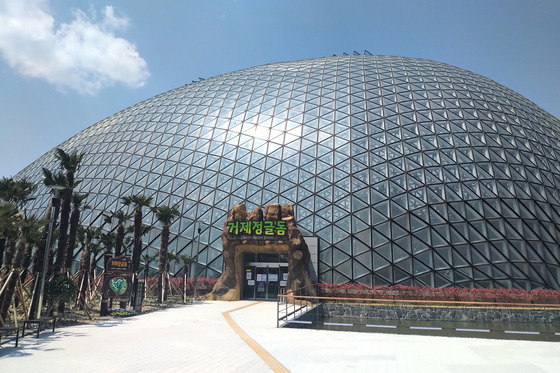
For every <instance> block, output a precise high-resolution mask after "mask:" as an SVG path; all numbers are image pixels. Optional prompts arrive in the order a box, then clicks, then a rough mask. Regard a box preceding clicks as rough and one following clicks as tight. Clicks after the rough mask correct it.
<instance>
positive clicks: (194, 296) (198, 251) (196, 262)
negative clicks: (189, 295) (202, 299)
mask: <svg viewBox="0 0 560 373" xmlns="http://www.w3.org/2000/svg"><path fill="white" fill-rule="evenodd" d="M195 223H196V224H197V225H198V227H197V232H198V235H197V236H196V256H195V260H194V261H193V263H194V281H193V300H192V301H193V302H195V301H196V280H197V278H198V276H197V268H196V267H197V264H198V254H200V223H203V224H204V222H201V221H198V220H197V221H195Z"/></svg>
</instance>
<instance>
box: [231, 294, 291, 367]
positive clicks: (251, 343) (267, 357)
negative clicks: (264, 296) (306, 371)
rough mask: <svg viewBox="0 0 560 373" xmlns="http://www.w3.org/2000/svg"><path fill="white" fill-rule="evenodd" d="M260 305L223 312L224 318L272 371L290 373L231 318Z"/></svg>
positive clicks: (252, 304) (250, 305) (249, 305)
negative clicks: (237, 312)
mask: <svg viewBox="0 0 560 373" xmlns="http://www.w3.org/2000/svg"><path fill="white" fill-rule="evenodd" d="M259 303H262V302H255V303H251V304H248V305H246V306H243V307H239V308H236V309H233V310H230V311H226V312H222V315H223V316H224V318H225V319H226V321H227V322H228V324H229V326H231V328H232V329H233V330H234V331H235V332H236V333H237V335H239V336H240V337H241V339H243V341H245V343H247V345H248V346H249V347H251V349H252V350H253V351H255V352H256V353H257V355H259V357H260V358H261V359H263V361H264V362H265V363H266V364H267V365H268V366H269V367H270V369H272V370H273V371H274V372H278V373H290V371H289V370H288V369H286V367H285V366H284V365H282V363H280V362H279V361H278V360H276V359H275V358H274V356H272V355H271V354H270V353H269V352H268V351H267V350H265V349H264V348H263V347H262V346H261V345H260V344H258V343H257V342H256V341H255V340H254V339H253V338H251V337H249V335H247V333H245V332H244V331H243V329H241V328H240V327H239V325H237V323H236V322H235V321H234V320H233V318H232V317H231V316H230V313H231V312H235V311H239V310H242V309H243V308H247V307H252V306H254V305H257V304H259Z"/></svg>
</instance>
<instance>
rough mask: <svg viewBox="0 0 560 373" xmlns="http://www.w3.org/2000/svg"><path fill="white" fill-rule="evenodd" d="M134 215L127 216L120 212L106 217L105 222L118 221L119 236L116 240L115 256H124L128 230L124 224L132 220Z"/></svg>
mask: <svg viewBox="0 0 560 373" xmlns="http://www.w3.org/2000/svg"><path fill="white" fill-rule="evenodd" d="M131 217H132V214H127V213H125V212H124V211H122V210H120V211H117V212H112V211H111V213H110V214H109V215H105V222H107V223H111V221H113V220H116V221H117V236H116V240H115V256H121V255H122V254H123V246H124V237H125V234H126V230H125V227H124V224H125V223H126V222H127V221H128V220H130V218H131Z"/></svg>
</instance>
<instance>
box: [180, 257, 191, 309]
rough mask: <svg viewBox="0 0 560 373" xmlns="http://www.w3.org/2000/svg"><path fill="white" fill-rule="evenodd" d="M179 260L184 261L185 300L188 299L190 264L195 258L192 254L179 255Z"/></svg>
mask: <svg viewBox="0 0 560 373" xmlns="http://www.w3.org/2000/svg"><path fill="white" fill-rule="evenodd" d="M178 258H179V260H180V261H181V263H183V302H186V301H187V281H188V279H189V266H190V265H191V263H193V262H194V258H193V257H192V256H190V255H178Z"/></svg>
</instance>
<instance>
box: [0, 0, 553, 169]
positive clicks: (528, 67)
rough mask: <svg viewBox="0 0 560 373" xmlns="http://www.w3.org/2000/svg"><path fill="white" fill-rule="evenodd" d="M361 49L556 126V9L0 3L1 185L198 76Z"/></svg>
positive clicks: (450, 1)
mask: <svg viewBox="0 0 560 373" xmlns="http://www.w3.org/2000/svg"><path fill="white" fill-rule="evenodd" d="M364 50H368V51H369V52H371V53H373V54H382V55H399V56H407V57H420V58H428V59H432V60H436V61H440V62H445V63H449V64H452V65H455V66H458V67H461V68H464V69H467V70H470V71H473V72H476V73H478V74H481V75H484V76H487V77H489V78H491V79H493V80H495V81H497V82H498V83H501V84H503V85H505V86H507V87H509V88H511V89H513V90H515V91H517V92H519V93H520V94H522V95H524V96H525V97H527V98H528V99H530V100H531V101H533V102H535V103H536V104H537V105H539V106H540V107H542V108H543V109H545V110H546V111H548V112H550V113H551V114H553V115H554V116H556V117H560V94H558V88H559V87H560V68H559V66H560V1H557V0H548V1H546V0H525V1H515V0H507V1H498V0H493V1H487V0H484V1H476V0H469V1H459V0H441V1H440V0H431V1H419V0H411V1H399V0H395V1H373V0H364V1H357V0H356V1H351V0H350V1H329V0H317V1H290V0H283V1H268V0H259V1H256V0H255V1H241V0H239V1H220V0H216V1H198V2H195V1H160V2H155V1H146V0H135V1H125V0H115V1H89V2H86V1H80V2H69V1H63V0H18V1H13V0H0V139H1V146H0V177H1V176H12V175H15V174H16V173H17V172H19V171H20V170H22V169H23V168H24V167H25V166H27V165H28V164H30V163H31V162H33V161H34V160H35V159H37V158H38V157H40V156H41V155H42V154H44V153H45V152H47V151H48V150H50V149H52V148H54V147H56V146H57V145H59V144H60V143H61V142H63V141H65V140H67V139H69V138H70V137H72V136H73V135H75V134H76V133H78V132H80V131H81V130H83V129H85V128H87V127H89V126H91V125H92V124H94V123H96V122H98V121H100V120H102V119H104V118H106V117H108V116H110V115H112V114H114V113H116V112H118V111H120V110H122V109H124V108H126V107H128V106H131V105H133V104H135V103H137V102H140V101H141V100H143V99H147V98H150V97H152V96H154V95H156V94H159V93H162V92H165V91H167V90H170V89H173V88H175V87H178V86H181V85H183V84H186V83H190V82H191V81H192V80H197V79H198V78H199V77H203V78H207V77H211V76H215V75H219V74H222V73H227V72H230V71H234V70H238V69H243V68H247V67H252V66H257V65H261V64H266V63H273V62H281V61H291V60H298V59H307V58H315V57H324V56H330V55H332V54H342V53H343V52H346V53H349V54H350V53H352V52H353V51H358V52H360V53H362V52H363V51H364Z"/></svg>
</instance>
